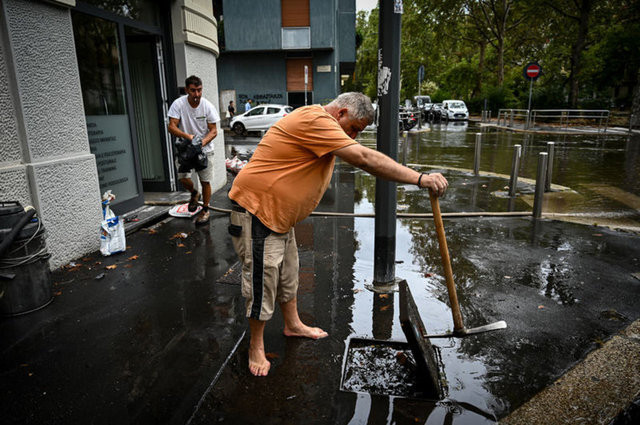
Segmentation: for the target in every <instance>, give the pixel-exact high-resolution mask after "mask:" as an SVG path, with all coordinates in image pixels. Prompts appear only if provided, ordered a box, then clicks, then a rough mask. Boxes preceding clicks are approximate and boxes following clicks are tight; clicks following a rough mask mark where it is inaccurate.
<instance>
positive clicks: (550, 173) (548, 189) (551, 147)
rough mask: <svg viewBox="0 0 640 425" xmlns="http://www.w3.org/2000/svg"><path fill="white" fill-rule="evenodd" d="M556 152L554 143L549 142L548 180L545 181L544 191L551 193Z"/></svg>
mask: <svg viewBox="0 0 640 425" xmlns="http://www.w3.org/2000/svg"><path fill="white" fill-rule="evenodd" d="M554 150H555V143H554V142H547V154H549V158H548V159H547V178H546V179H545V185H544V191H545V192H551V177H552V176H553V153H554Z"/></svg>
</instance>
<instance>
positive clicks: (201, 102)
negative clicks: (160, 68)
mask: <svg viewBox="0 0 640 425" xmlns="http://www.w3.org/2000/svg"><path fill="white" fill-rule="evenodd" d="M184 86H185V89H186V91H187V94H186V95H184V96H181V97H179V98H178V99H176V100H175V101H174V102H173V103H172V104H171V107H170V108H169V113H168V114H167V115H168V116H169V126H168V130H169V133H171V134H173V135H174V136H176V137H180V138H183V139H185V140H191V141H193V140H194V138H196V142H197V140H198V138H200V139H202V152H203V153H205V154H206V155H207V168H205V169H203V170H199V171H198V177H200V183H201V184H202V202H203V204H204V208H203V209H202V212H201V213H200V214H199V215H198V217H197V219H196V224H205V223H207V222H208V221H209V209H208V208H207V207H208V206H209V200H210V199H211V181H212V180H213V143H212V142H213V139H215V137H216V136H217V135H218V127H217V122H218V121H220V115H218V111H216V108H215V107H214V106H213V105H212V104H211V102H209V101H208V100H207V99H205V98H204V97H202V80H201V79H200V78H198V77H196V76H195V75H192V76H190V77H188V78H187V79H186V80H185V82H184ZM176 162H177V161H176ZM176 166H178V167H179V164H176ZM178 171H179V172H178V179H179V180H180V183H182V186H184V188H185V189H187V190H188V191H189V192H191V199H190V200H189V211H191V212H193V211H195V210H196V209H197V208H198V201H199V200H200V193H198V191H197V190H196V189H195V187H194V185H193V182H192V181H191V178H190V177H189V172H188V171H187V170H184V169H183V170H178ZM184 171H187V172H184Z"/></svg>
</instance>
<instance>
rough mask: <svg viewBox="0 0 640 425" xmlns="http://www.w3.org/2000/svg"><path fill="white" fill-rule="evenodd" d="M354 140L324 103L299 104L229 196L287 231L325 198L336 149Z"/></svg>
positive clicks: (274, 227) (270, 135)
mask: <svg viewBox="0 0 640 425" xmlns="http://www.w3.org/2000/svg"><path fill="white" fill-rule="evenodd" d="M355 143H357V142H356V141H355V140H353V139H351V138H350V137H349V136H347V134H346V133H345V132H344V130H342V127H340V124H338V121H337V120H336V119H335V118H333V117H332V116H331V115H329V114H328V113H327V112H326V111H325V110H324V108H323V107H322V106H320V105H312V106H305V107H302V108H298V109H296V110H295V111H293V112H292V113H291V114H289V115H287V116H285V117H284V118H282V119H281V120H280V121H278V122H277V123H276V124H274V125H273V127H271V129H270V130H269V131H268V132H267V134H265V136H264V137H263V138H262V141H260V143H259V144H258V147H257V148H256V150H255V152H254V154H253V156H252V157H251V161H249V163H248V164H247V165H245V167H244V168H243V169H242V171H240V173H238V175H237V176H236V179H235V181H234V182H233V187H232V188H231V191H230V192H229V198H231V199H233V200H234V201H235V202H237V203H238V204H239V205H241V206H242V207H244V208H246V210H247V211H249V212H250V213H251V214H253V215H255V216H256V217H258V218H259V219H260V221H262V223H263V224H264V225H265V226H267V227H268V228H270V229H271V230H273V231H274V232H278V233H285V232H287V231H289V229H290V228H291V227H293V226H294V225H295V224H296V223H298V222H299V221H302V220H304V219H305V218H306V217H307V216H308V215H309V214H311V212H312V211H313V210H314V209H315V207H316V206H317V205H318V203H319V202H320V199H321V198H322V195H323V194H324V192H325V190H326V189H327V186H328V185H329V182H330V181H331V174H332V173H333V165H334V163H335V156H334V155H332V154H331V152H333V151H335V150H337V149H340V148H343V147H345V146H349V145H353V144H355Z"/></svg>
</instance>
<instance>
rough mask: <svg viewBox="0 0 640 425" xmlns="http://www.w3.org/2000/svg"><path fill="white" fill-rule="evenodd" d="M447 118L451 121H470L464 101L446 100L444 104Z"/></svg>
mask: <svg viewBox="0 0 640 425" xmlns="http://www.w3.org/2000/svg"><path fill="white" fill-rule="evenodd" d="M442 107H443V108H444V110H445V112H446V114H447V116H448V117H449V119H450V120H468V119H469V111H468V110H467V105H465V103H464V102H463V101H462V100H445V101H443V102H442Z"/></svg>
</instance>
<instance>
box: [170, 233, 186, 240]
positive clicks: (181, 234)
mask: <svg viewBox="0 0 640 425" xmlns="http://www.w3.org/2000/svg"><path fill="white" fill-rule="evenodd" d="M187 236H189V235H187V234H186V233H184V232H178V233H176V234H175V235H173V236H171V238H169V239H187Z"/></svg>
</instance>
